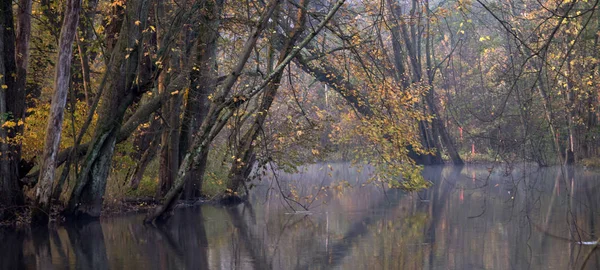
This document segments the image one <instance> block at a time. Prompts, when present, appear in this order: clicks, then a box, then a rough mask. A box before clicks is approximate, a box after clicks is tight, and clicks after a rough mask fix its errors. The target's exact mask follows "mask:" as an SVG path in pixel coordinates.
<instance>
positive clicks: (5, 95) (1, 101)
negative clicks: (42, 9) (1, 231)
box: [0, 0, 25, 220]
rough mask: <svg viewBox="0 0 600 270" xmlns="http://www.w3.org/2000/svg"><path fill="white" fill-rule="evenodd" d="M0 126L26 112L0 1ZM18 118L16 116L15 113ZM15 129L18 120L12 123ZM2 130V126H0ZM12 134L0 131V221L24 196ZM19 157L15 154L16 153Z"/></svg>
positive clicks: (7, 14)
mask: <svg viewBox="0 0 600 270" xmlns="http://www.w3.org/2000/svg"><path fill="white" fill-rule="evenodd" d="M0 52H1V53H0V75H2V78H0V84H1V86H2V87H1V88H0V115H2V116H3V117H2V118H0V123H2V124H4V123H5V122H6V121H14V120H15V119H12V118H8V116H9V115H11V114H13V112H12V110H13V109H15V108H18V106H19V105H22V106H23V107H22V108H18V109H19V111H21V110H23V111H24V110H25V108H24V104H25V100H24V99H23V100H18V99H17V98H18V97H19V95H16V94H17V93H18V92H16V90H17V89H15V81H14V77H13V76H11V74H15V73H16V64H15V34H14V23H13V14H12V1H8V0H1V1H0ZM14 113H15V114H16V115H17V116H19V115H18V114H19V112H14ZM15 123H16V124H17V126H15V127H14V128H16V129H20V127H18V120H17V121H15ZM0 126H2V125H0ZM15 133H16V132H15V130H13V129H12V128H7V127H0V140H2V141H4V142H7V143H1V142H0V208H1V209H2V210H0V220H2V219H5V218H10V217H11V216H12V214H11V213H12V212H14V211H13V210H14V209H11V208H10V207H11V206H14V205H18V204H21V203H22V202H23V193H22V190H21V188H20V186H19V183H18V180H19V176H18V162H19V160H18V159H17V158H18V155H15V153H13V152H12V151H13V150H14V144H13V143H12V142H10V139H11V136H12V137H13V138H14V134H15ZM17 154H18V153H17Z"/></svg>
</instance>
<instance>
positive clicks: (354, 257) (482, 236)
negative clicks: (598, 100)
mask: <svg viewBox="0 0 600 270" xmlns="http://www.w3.org/2000/svg"><path fill="white" fill-rule="evenodd" d="M370 171H371V170H370V169H369V168H356V167H352V166H350V165H349V164H347V163H337V164H330V165H327V164H316V165H311V166H307V167H304V168H303V169H302V170H301V171H300V172H299V173H295V174H285V173H280V174H279V175H278V177H277V180H278V181H279V186H281V187H282V190H281V191H280V190H279V188H278V184H277V181H276V180H275V179H274V178H273V177H272V176H269V175H267V176H265V177H263V178H264V179H263V180H262V181H261V182H259V183H257V187H255V189H254V190H252V192H251V197H250V203H247V204H241V205H238V206H236V207H230V208H227V207H218V206H212V205H202V206H197V207H187V208H179V209H177V210H176V213H175V215H174V216H173V218H172V219H171V220H170V221H169V222H168V223H167V224H165V225H163V226H159V227H152V226H146V225H143V222H142V220H143V218H144V216H143V215H142V214H135V215H126V216H120V217H112V218H103V219H102V220H101V221H96V222H89V223H76V224H68V225H65V226H59V227H57V228H50V229H47V230H46V229H43V230H42V229H23V230H19V231H9V230H4V231H0V250H2V252H0V268H1V269H571V268H577V269H578V268H579V267H581V265H582V264H583V261H584V260H585V257H586V255H587V254H588V253H589V252H590V251H591V250H592V246H590V245H582V244H580V243H579V242H584V244H585V242H588V241H595V240H597V239H598V233H597V228H596V227H597V226H598V223H599V222H600V216H599V215H598V213H597V212H596V210H595V209H600V208H599V207H598V206H599V204H600V197H598V196H595V195H594V194H597V189H598V187H600V173H598V172H593V171H588V170H583V169H575V168H567V169H564V170H561V168H560V167H549V168H542V169H538V168H537V167H530V166H525V165H522V166H517V167H515V168H514V169H513V170H512V171H510V170H508V169H507V168H506V166H505V165H495V166H494V165H470V166H465V167H452V166H445V167H442V166H433V167H426V168H425V169H424V171H423V175H424V176H425V178H426V179H427V180H429V181H431V182H433V186H432V187H431V188H430V189H428V190H424V191H421V192H418V193H405V192H402V191H399V190H390V189H387V188H384V186H385V185H382V184H381V183H378V182H377V181H375V182H372V183H368V181H369V178H370V175H371V173H370ZM319 190H320V191H319ZM284 195H285V196H293V195H297V197H298V202H299V203H300V204H302V205H304V206H308V208H309V209H308V211H306V210H304V209H303V208H302V207H300V206H299V205H298V204H297V203H295V202H288V203H289V204H288V203H286V202H285V201H284V200H283V199H282V196H284ZM315 196H316V199H315V198H314V197H315ZM290 206H291V207H293V208H295V209H296V210H298V211H300V212H294V211H293V210H291V209H290ZM599 261H600V258H598V255H596V254H594V255H592V256H591V257H590V258H589V261H588V262H587V267H586V268H589V269H596V268H598V267H600V263H599Z"/></svg>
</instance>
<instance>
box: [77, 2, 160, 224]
mask: <svg viewBox="0 0 600 270" xmlns="http://www.w3.org/2000/svg"><path fill="white" fill-rule="evenodd" d="M148 8H149V3H148V1H144V0H134V1H130V2H129V3H128V5H127V11H126V19H125V20H124V22H123V24H122V27H121V31H120V33H119V37H118V40H117V41H116V44H115V46H114V49H113V51H112V55H111V59H110V60H109V66H108V68H107V71H106V72H109V76H108V80H109V81H108V83H107V88H106V90H107V91H105V92H104V93H103V95H102V101H101V103H100V104H101V107H100V108H99V110H98V115H100V116H101V117H100V119H98V123H97V124H96V131H95V134H94V137H93V139H92V142H91V143H90V146H89V149H88V151H87V152H88V153H87V156H86V158H85V161H84V163H83V165H82V170H81V174H80V176H79V177H78V179H77V183H76V184H75V188H74V190H73V192H72V194H71V197H70V199H69V205H68V208H67V210H66V214H67V215H70V216H87V217H93V218H96V217H99V216H100V211H101V209H102V202H103V196H104V191H105V189H106V180H107V178H108V174H109V172H110V168H111V165H112V156H113V154H114V149H115V144H116V142H117V137H118V134H119V129H120V127H121V122H122V121H123V118H124V115H125V111H126V109H127V108H128V107H129V105H131V103H133V99H134V96H135V95H136V94H135V93H133V91H134V89H133V88H134V81H135V77H136V71H137V68H138V66H139V65H138V63H139V60H140V58H141V57H142V56H141V54H142V50H141V49H140V47H141V46H140V43H143V40H142V38H141V31H142V30H143V29H145V26H146V21H147V14H148ZM136 22H137V24H136Z"/></svg>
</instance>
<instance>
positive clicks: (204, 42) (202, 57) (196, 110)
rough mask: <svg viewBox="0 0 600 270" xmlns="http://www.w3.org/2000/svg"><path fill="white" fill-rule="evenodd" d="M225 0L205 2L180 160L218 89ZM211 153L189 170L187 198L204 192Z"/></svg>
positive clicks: (181, 137) (185, 190) (182, 132)
mask: <svg viewBox="0 0 600 270" xmlns="http://www.w3.org/2000/svg"><path fill="white" fill-rule="evenodd" d="M222 8H223V0H212V1H207V2H206V3H205V4H204V10H205V13H203V16H202V18H201V27H200V30H199V31H198V32H199V37H198V57H197V59H196V67H197V69H194V70H192V73H191V85H190V90H189V93H188V96H187V100H186V107H185V111H184V115H183V121H182V124H181V136H180V139H179V162H180V163H181V161H182V160H183V158H184V156H185V153H187V151H188V150H189V147H190V143H191V142H192V141H193V138H192V135H193V134H194V133H195V132H196V130H197V129H198V126H199V125H200V124H201V123H202V121H203V120H204V118H205V117H206V115H207V113H208V110H209V107H210V101H209V100H208V96H209V95H210V94H211V93H214V91H215V89H216V84H217V77H218V73H217V66H216V64H217V38H218V36H219V31H218V29H219V26H220V24H221V19H220V17H221V10H222ZM206 159H207V157H206V156H204V157H201V158H200V160H199V162H200V163H199V164H198V166H197V168H195V169H194V170H192V171H191V172H189V175H188V177H189V180H187V181H186V184H185V188H184V193H183V199H186V200H193V199H195V198H198V197H199V196H200V195H201V194H202V183H203V178H204V170H205V169H206Z"/></svg>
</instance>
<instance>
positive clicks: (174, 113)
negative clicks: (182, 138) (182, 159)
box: [157, 96, 181, 198]
mask: <svg viewBox="0 0 600 270" xmlns="http://www.w3.org/2000/svg"><path fill="white" fill-rule="evenodd" d="M163 109H165V110H163V111H164V113H163V116H168V123H164V125H165V128H164V130H163V132H162V136H161V149H160V150H161V151H160V172H159V177H160V182H159V186H158V190H157V197H158V198H160V197H162V196H163V195H164V194H166V193H167V192H168V191H169V189H171V186H172V185H173V181H175V177H177V169H178V168H179V122H180V118H179V115H180V111H181V98H180V96H177V97H175V98H172V99H171V101H170V102H169V105H168V106H165V107H163Z"/></svg>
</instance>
